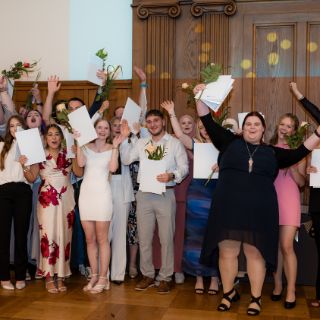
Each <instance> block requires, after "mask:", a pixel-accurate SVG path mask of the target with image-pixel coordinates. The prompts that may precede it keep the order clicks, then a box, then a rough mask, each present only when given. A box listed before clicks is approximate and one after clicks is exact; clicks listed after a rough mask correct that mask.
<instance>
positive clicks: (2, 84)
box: [0, 76, 8, 91]
mask: <svg viewBox="0 0 320 320" xmlns="http://www.w3.org/2000/svg"><path fill="white" fill-rule="evenodd" d="M6 90H8V81H7V78H5V77H1V76H0V91H6Z"/></svg>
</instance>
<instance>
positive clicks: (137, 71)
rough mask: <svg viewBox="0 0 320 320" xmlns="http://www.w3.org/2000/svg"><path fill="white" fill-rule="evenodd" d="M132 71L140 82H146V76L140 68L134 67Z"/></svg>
mask: <svg viewBox="0 0 320 320" xmlns="http://www.w3.org/2000/svg"><path fill="white" fill-rule="evenodd" d="M133 71H134V72H135V74H136V75H137V76H138V77H139V79H140V81H141V82H146V81H147V76H146V74H145V73H144V71H143V70H142V69H141V68H139V67H137V66H134V67H133Z"/></svg>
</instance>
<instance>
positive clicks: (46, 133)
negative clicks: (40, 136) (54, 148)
mask: <svg viewBox="0 0 320 320" xmlns="http://www.w3.org/2000/svg"><path fill="white" fill-rule="evenodd" d="M51 128H55V129H57V130H58V132H59V135H60V137H61V143H62V140H63V139H64V136H63V132H62V130H61V128H60V127H59V126H58V125H57V124H55V123H52V124H49V125H48V126H47V127H46V130H45V131H44V137H45V141H46V145H47V135H48V132H49V129H51ZM60 149H61V144H60Z"/></svg>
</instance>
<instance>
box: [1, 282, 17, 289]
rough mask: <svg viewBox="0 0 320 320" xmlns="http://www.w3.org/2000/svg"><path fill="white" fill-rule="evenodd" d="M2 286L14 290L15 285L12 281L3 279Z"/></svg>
mask: <svg viewBox="0 0 320 320" xmlns="http://www.w3.org/2000/svg"><path fill="white" fill-rule="evenodd" d="M0 284H1V288H2V289H5V290H14V285H13V284H12V283H11V282H10V281H1V282H0Z"/></svg>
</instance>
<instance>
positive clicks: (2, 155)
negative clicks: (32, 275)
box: [0, 115, 34, 290]
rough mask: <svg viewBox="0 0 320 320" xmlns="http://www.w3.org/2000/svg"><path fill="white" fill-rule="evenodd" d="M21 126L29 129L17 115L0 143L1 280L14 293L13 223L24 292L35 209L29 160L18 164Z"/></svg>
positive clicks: (18, 274)
mask: <svg viewBox="0 0 320 320" xmlns="http://www.w3.org/2000/svg"><path fill="white" fill-rule="evenodd" d="M18 127H23V128H24V129H26V125H25V121H24V119H23V118H21V117H20V116H18V115H15V116H12V117H10V118H9V120H8V124H7V128H6V133H5V136H4V142H0V208H1V224H0V281H1V287H2V288H3V289H6V290H14V286H13V284H12V283H11V281H10V269H9V266H10V235H11V223H12V221H13V223H14V236H15V243H14V267H15V279H16V285H15V287H16V289H23V288H24V287H25V286H26V284H25V278H26V271H27V263H28V260H27V258H28V255H27V233H28V228H29V219H30V213H31V207H32V190H31V188H30V185H29V183H30V182H32V181H33V180H34V179H33V175H32V172H31V171H30V168H29V167H25V163H26V159H25V157H23V156H21V157H20V159H19V162H20V163H19V162H18V161H16V152H17V142H16V139H15V138H16V131H17V128H18Z"/></svg>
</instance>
